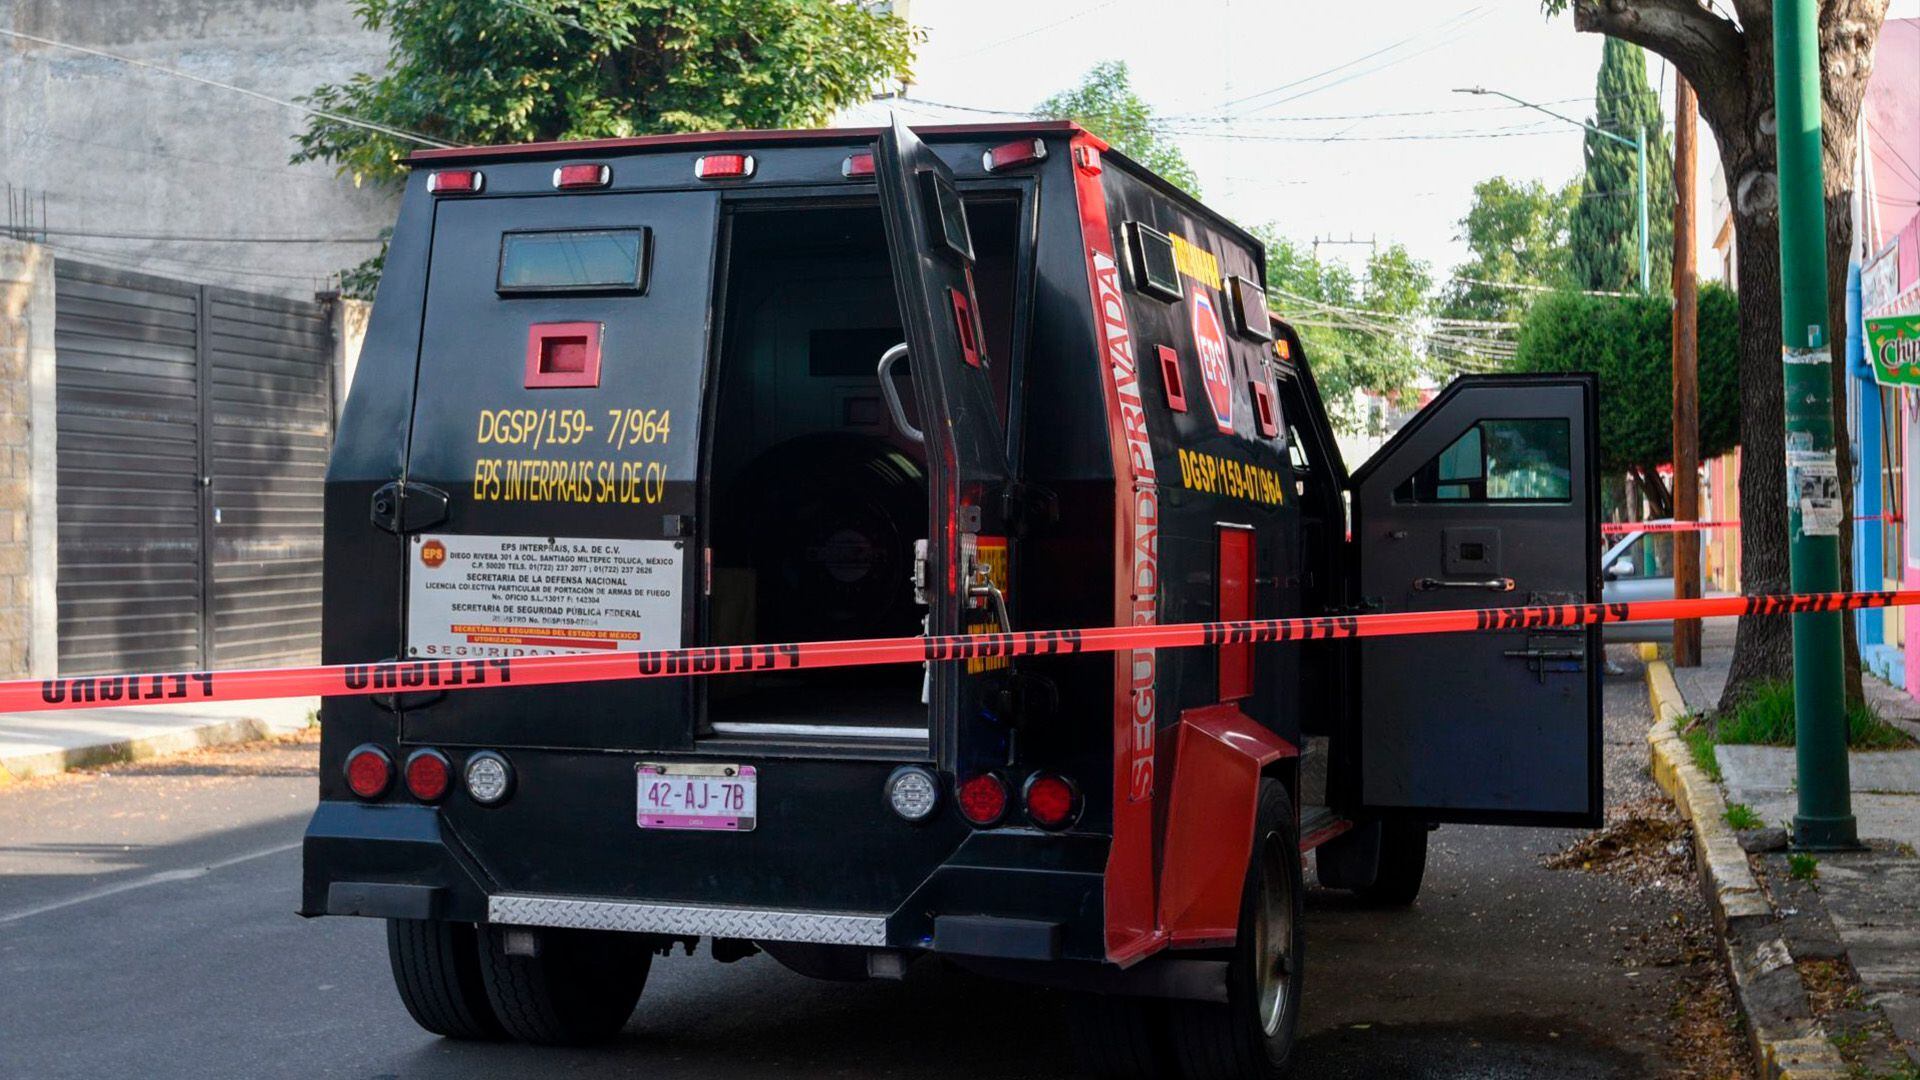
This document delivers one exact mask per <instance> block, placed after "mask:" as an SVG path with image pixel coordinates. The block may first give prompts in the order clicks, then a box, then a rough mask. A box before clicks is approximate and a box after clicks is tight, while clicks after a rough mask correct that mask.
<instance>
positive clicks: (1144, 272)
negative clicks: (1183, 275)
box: [1127, 221, 1181, 300]
mask: <svg viewBox="0 0 1920 1080" xmlns="http://www.w3.org/2000/svg"><path fill="white" fill-rule="evenodd" d="M1127 247H1128V248H1129V249H1130V250H1131V252H1132V254H1133V286H1134V288H1136V289H1139V290H1140V291H1141V292H1143V293H1146V294H1147V295H1148V296H1156V297H1159V298H1160V299H1162V300H1178V299H1180V296H1181V294H1180V269H1179V267H1178V266H1177V265H1176V264H1175V263H1174V261H1173V238H1172V237H1170V236H1168V235H1167V234H1166V233H1163V232H1160V231H1159V230H1157V229H1155V228H1153V227H1152V226H1149V225H1143V224H1141V223H1140V222H1138V221H1129V222H1127Z"/></svg>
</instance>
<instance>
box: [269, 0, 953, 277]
mask: <svg viewBox="0 0 1920 1080" xmlns="http://www.w3.org/2000/svg"><path fill="white" fill-rule="evenodd" d="M355 10H356V12H357V13H358V15H359V17H360V21H361V22H362V23H364V24H365V25H366V26H367V28H368V29H370V30H385V31H386V32H387V34H388V35H389V38H390V41H391V44H390V45H389V47H388V53H387V67H386V70H385V71H384V72H381V73H379V74H373V73H368V72H362V73H360V74H357V75H355V76H354V77H353V78H351V79H349V80H347V81H346V82H344V83H331V84H328V85H325V86H321V87H318V88H316V89H315V90H314V91H313V92H312V93H310V94H308V95H307V96H306V97H305V98H303V99H302V100H303V101H305V102H306V103H307V104H309V105H312V106H313V107H314V108H316V109H318V110H321V111H323V112H327V113H331V114H334V115H335V116H350V117H353V118H355V119H359V120H365V121H370V122H372V123H375V124H379V125H382V126H384V127H387V128H393V129H398V130H401V131H405V132H411V133H413V134H416V135H424V136H427V137H429V138H433V139H437V140H439V141H441V142H447V143H456V144H468V145H493V144H501V143H521V142H540V141H546V140H553V139H596V138H622V137H626V136H630V135H648V134H660V133H665V132H675V131H724V130H730V129H735V128H786V127H817V126H819V125H821V124H824V123H826V122H827V121H828V120H829V119H830V118H832V116H833V114H834V112H835V111H836V110H838V109H840V108H841V107H843V106H846V105H851V104H854V103H856V102H858V101H861V100H864V99H865V98H866V97H867V96H868V95H870V94H871V93H872V92H873V91H874V90H875V89H876V88H877V87H878V86H879V85H880V84H881V83H883V82H884V81H885V80H888V79H892V78H898V77H904V76H905V75H906V74H907V70H908V65H909V64H910V62H911V61H912V58H913V46H914V44H915V42H916V41H917V37H916V34H915V31H913V30H912V29H911V28H910V27H909V26H907V24H906V23H905V22H902V21H901V20H900V19H899V18H898V17H896V16H894V15H891V14H887V13H883V12H881V11H879V10H876V9H874V8H872V7H870V6H868V5H866V4H851V3H841V2H838V0H489V2H487V3H474V2H472V0H355ZM296 138H297V141H298V142H299V144H300V145H299V149H298V150H297V151H295V152H294V155H293V160H294V161H296V162H300V161H331V162H334V163H335V164H337V165H338V166H339V169H340V172H341V173H343V174H346V175H350V176H352V177H353V182H354V183H356V184H360V183H368V182H371V183H394V182H397V181H398V180H399V179H400V177H401V176H402V175H404V173H405V171H406V170H405V167H404V166H403V165H402V164H401V162H402V161H403V160H405V158H406V156H407V155H408V154H409V153H411V152H413V151H414V150H416V149H418V146H417V145H416V144H414V143H412V142H409V141H408V140H406V139H402V138H399V137H396V136H393V135H388V134H383V133H381V132H378V131H373V130H369V129H368V128H365V127H361V126H358V125H355V124H350V123H345V122H343V121H341V120H337V119H331V118H329V117H327V116H314V117H313V118H311V119H310V120H308V122H307V130H306V131H305V132H303V133H301V134H300V135H299V136H297V137H296ZM385 260H386V246H385V245H384V244H382V246H381V250H380V253H379V254H378V255H375V256H374V257H372V258H370V259H368V260H367V261H366V262H363V263H361V264H360V265H359V266H357V267H354V268H353V269H351V270H347V271H345V272H344V273H342V275H341V291H342V292H343V293H345V294H346V295H348V296H355V297H371V296H372V295H373V290H374V286H375V285H377V284H378V283H379V280H380V269H381V266H382V264H383V263H384V262H385Z"/></svg>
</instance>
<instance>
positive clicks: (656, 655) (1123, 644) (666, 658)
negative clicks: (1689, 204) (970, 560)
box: [0, 589, 1920, 712]
mask: <svg viewBox="0 0 1920 1080" xmlns="http://www.w3.org/2000/svg"><path fill="white" fill-rule="evenodd" d="M1913 605H1920V589H1910V590H1903V591H1899V592H1854V593H1803V594H1800V595H1777V596H1719V597H1709V598H1706V599H1700V600H1646V601H1640V602H1637V603H1630V604H1544V605H1538V606H1534V607H1504V608H1473V609H1467V610H1458V611H1415V612H1393V613H1385V614H1379V615H1333V616H1326V617H1322V618H1307V619H1252V620H1248V621H1244V622H1207V623H1175V624H1171V625H1164V626H1125V627H1096V628H1092V629H1086V630H1020V631H1015V632H1013V633H1010V634H948V635H944V636H940V637H901V638H873V639H869V640H865V641H809V642H800V643H796V644H789V645H724V646H710V647H706V648H692V649H663V650H657V651H653V652H637V653H616V654H612V655H608V654H606V653H601V654H598V655H593V656H531V657H516V658H512V659H499V660H399V661H389V662H386V663H379V664H332V665H324V666H316V667H296V668H269V669H251V670H246V669H242V670H234V671H182V672H171V673H166V674H158V675H81V676H74V677H71V678H60V679H18V680H14V681H11V682H0V712H37V711H43V710H49V709H89V708H100V707H101V706H118V705H180V704H197V703H200V702H208V701H249V700H254V699H259V698H288V697H309V696H313V695H322V696H329V697H332V696H352V695H367V694H391V693H395V692H402V693H404V692H410V691H426V690H432V691H444V690H480V689H488V688H498V687H505V686H553V685H557V684H561V683H579V682H609V681H613V680H617V679H663V678H678V677H684V676H706V675H721V674H727V673H731V672H742V671H792V670H798V669H803V668H829V667H861V666H866V665H873V664H917V663H921V662H923V661H940V660H970V659H976V658H987V657H1015V656H1063V655H1073V654H1080V653H1106V652H1119V651H1121V650H1126V649H1182V648H1191V647H1194V646H1198V645H1231V644H1241V643H1246V642H1252V643H1256V644H1257V643H1271V642H1288V641H1326V640H1333V639H1340V638H1368V637H1396V636H1403V635H1410V634H1457V633H1472V632H1475V631H1481V632H1484V631H1497V630H1530V629H1543V628H1552V627H1573V626H1588V625H1592V624H1596V623H1614V622H1652V621H1658V620H1663V619H1683V618H1685V619H1698V618H1712V617H1714V616H1721V615H1790V614H1796V613H1802V612H1816V611H1850V610H1853V609H1856V608H1884V607H1908V606H1913Z"/></svg>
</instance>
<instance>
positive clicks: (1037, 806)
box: [1020, 773, 1080, 829]
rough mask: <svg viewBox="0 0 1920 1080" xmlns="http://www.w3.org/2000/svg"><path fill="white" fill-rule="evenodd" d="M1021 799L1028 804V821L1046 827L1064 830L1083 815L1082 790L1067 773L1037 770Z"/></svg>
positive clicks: (1028, 779) (1028, 780)
mask: <svg viewBox="0 0 1920 1080" xmlns="http://www.w3.org/2000/svg"><path fill="white" fill-rule="evenodd" d="M1020 798H1021V801H1022V802H1024V803H1026V805H1027V820H1029V821H1031V822H1033V823H1034V824H1035V825H1038V826H1040V827H1041V828H1043V829H1064V828H1066V827H1067V826H1069V825H1071V824H1073V821H1074V819H1075V818H1077V817H1079V816H1080V790H1079V789H1078V788H1076V787H1074V786H1073V781H1071V780H1069V779H1067V778H1066V777H1064V776H1055V775H1054V774H1053V773H1034V774H1033V775H1032V776H1030V777H1028V778H1027V786H1026V788H1025V790H1023V791H1021V793H1020Z"/></svg>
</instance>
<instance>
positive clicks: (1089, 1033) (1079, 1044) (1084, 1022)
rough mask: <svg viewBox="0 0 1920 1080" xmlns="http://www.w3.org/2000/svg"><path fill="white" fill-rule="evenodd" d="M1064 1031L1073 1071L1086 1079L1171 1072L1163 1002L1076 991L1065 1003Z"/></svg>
mask: <svg viewBox="0 0 1920 1080" xmlns="http://www.w3.org/2000/svg"><path fill="white" fill-rule="evenodd" d="M1067 1035H1068V1038H1069V1040H1070V1041H1071V1042H1072V1044H1073V1060H1074V1065H1075V1071H1076V1073H1077V1075H1079V1076H1083V1077H1086V1078H1087V1080H1160V1078H1161V1077H1165V1076H1168V1075H1170V1074H1171V1073H1172V1072H1173V1047H1172V1045H1171V1044H1170V1043H1169V1042H1168V1040H1167V1003H1166V1002H1164V1001H1159V1000H1156V999H1153V998H1142V997H1121V996H1119V995H1117V994H1094V993H1078V994H1074V995H1072V997H1071V998H1069V999H1068V1002H1067Z"/></svg>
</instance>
